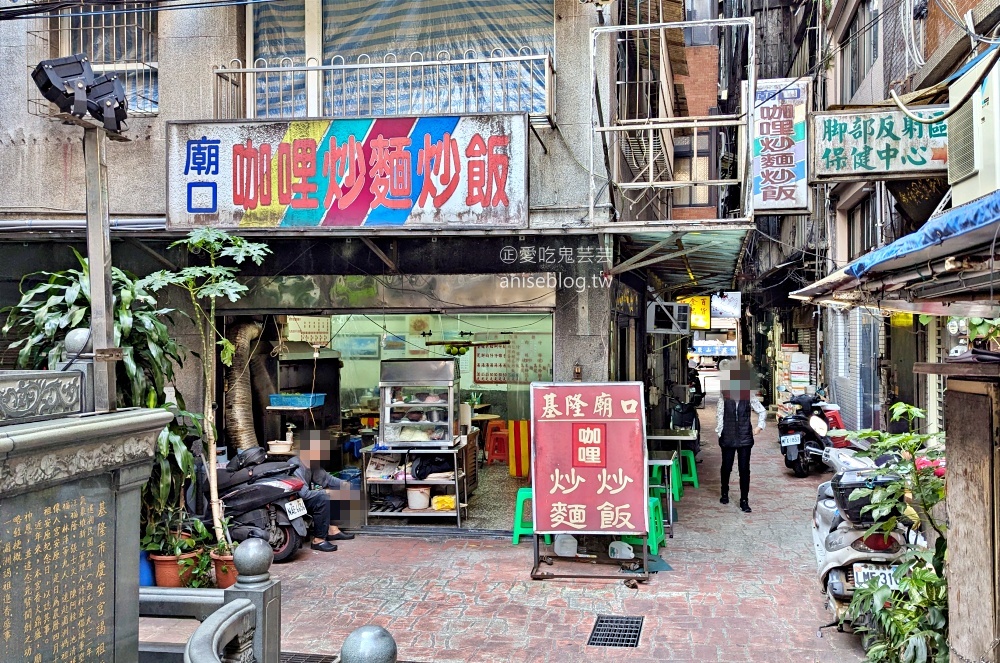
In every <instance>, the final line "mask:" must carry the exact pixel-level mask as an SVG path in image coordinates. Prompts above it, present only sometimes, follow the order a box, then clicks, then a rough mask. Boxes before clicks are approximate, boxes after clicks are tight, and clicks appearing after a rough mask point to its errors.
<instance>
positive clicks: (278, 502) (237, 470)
mask: <svg viewBox="0 0 1000 663" xmlns="http://www.w3.org/2000/svg"><path fill="white" fill-rule="evenodd" d="M265 459H266V454H265V453H264V450H263V449H253V450H251V451H248V452H245V453H243V454H239V455H237V456H236V457H235V458H233V459H232V460H231V461H229V463H228V464H227V465H226V467H225V468H222V469H219V470H217V472H216V476H217V479H218V485H219V500H220V501H221V502H222V508H223V515H224V516H225V517H227V518H229V519H230V524H229V534H230V536H231V537H232V539H233V541H245V540H246V539H249V538H259V539H264V540H265V541H267V542H268V544H269V545H270V546H271V549H272V550H273V551H274V561H275V562H283V561H286V560H288V559H290V558H291V557H292V555H294V554H295V553H296V551H298V549H299V546H300V545H301V543H302V540H303V539H305V538H306V537H307V535H308V531H309V529H308V524H307V516H306V514H307V511H306V505H305V503H304V502H303V501H302V498H300V497H299V495H298V493H299V490H301V488H302V486H303V483H302V480H301V479H299V478H298V477H295V476H294V473H295V467H294V466H292V465H289V464H288V463H287V462H265ZM201 489H202V491H203V492H202V495H208V480H207V477H206V478H205V479H204V480H203V481H202V486H201ZM199 515H200V516H201V517H202V518H203V519H207V520H210V519H211V508H210V505H209V504H208V503H207V500H205V504H204V506H203V508H202V509H200V510H199Z"/></svg>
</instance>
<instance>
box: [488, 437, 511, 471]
mask: <svg viewBox="0 0 1000 663" xmlns="http://www.w3.org/2000/svg"><path fill="white" fill-rule="evenodd" d="M507 441H508V435H507V431H505V430H500V431H494V432H493V434H492V435H490V437H489V443H487V445H486V462H487V463H504V464H506V463H507Z"/></svg>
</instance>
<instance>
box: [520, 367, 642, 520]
mask: <svg viewBox="0 0 1000 663" xmlns="http://www.w3.org/2000/svg"><path fill="white" fill-rule="evenodd" d="M645 430H646V428H645V408H644V407H643V392H642V383H641V382H611V383H589V384H588V383H581V382H568V383H552V382H533V383H532V384H531V433H532V435H531V458H532V461H531V473H532V475H531V488H532V508H533V509H534V514H533V518H534V520H533V522H534V524H535V532H536V533H540V534H556V533H571V534H619V535H621V534H634V535H638V536H643V535H644V534H645V533H646V530H647V522H648V520H647V518H648V513H647V510H648V508H649V505H648V504H647V500H646V492H647V477H646V437H645Z"/></svg>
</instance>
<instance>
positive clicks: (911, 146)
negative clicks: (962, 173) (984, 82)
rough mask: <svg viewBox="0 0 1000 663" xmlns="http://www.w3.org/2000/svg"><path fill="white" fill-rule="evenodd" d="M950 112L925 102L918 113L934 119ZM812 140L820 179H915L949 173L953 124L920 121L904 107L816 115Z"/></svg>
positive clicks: (817, 176)
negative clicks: (909, 114)
mask: <svg viewBox="0 0 1000 663" xmlns="http://www.w3.org/2000/svg"><path fill="white" fill-rule="evenodd" d="M946 110H947V107H946V106H932V107H926V106H925V107H924V108H923V109H921V110H915V111H914V113H915V114H916V115H917V116H919V117H922V118H927V119H930V118H933V117H937V116H938V115H941V114H943V113H944V112H945V111H946ZM812 141H813V146H812V159H813V171H812V172H813V174H814V176H815V179H816V180H817V181H837V180H845V181H846V180H849V181H855V180H857V179H858V178H859V177H861V178H873V179H890V178H906V179H912V178H915V177H925V176H944V175H945V174H947V172H948V123H947V122H946V121H942V122H935V123H934V124H921V123H920V122H914V121H913V120H912V119H911V118H909V117H907V116H906V114H904V113H903V111H901V110H895V109H893V110H888V109H887V110H879V111H871V112H867V113H857V112H851V113H816V114H814V115H813V117H812Z"/></svg>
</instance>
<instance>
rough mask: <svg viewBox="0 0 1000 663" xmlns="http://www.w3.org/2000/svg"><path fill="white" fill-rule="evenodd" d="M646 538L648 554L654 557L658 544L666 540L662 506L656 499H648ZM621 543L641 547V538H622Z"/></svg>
mask: <svg viewBox="0 0 1000 663" xmlns="http://www.w3.org/2000/svg"><path fill="white" fill-rule="evenodd" d="M646 536H647V539H648V541H649V552H650V554H652V555H655V554H656V553H658V552H659V551H660V544H661V543H664V542H665V541H666V538H667V533H666V530H665V529H664V528H663V504H661V503H660V499H659V498H658V497H650V498H649V533H648V534H647V535H646ZM622 541H624V542H625V543H631V544H635V545H640V546H641V545H642V537H641V536H623V537H622Z"/></svg>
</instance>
